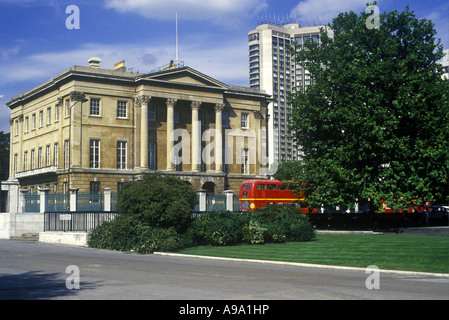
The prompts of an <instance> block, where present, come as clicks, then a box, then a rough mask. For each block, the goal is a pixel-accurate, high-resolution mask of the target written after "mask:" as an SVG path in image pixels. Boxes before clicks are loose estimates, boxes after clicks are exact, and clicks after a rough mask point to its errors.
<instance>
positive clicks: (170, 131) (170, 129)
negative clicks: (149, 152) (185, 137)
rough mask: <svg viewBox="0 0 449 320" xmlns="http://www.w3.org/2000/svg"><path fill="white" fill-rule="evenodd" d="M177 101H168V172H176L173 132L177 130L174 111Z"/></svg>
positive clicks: (170, 99) (171, 99)
mask: <svg viewBox="0 0 449 320" xmlns="http://www.w3.org/2000/svg"><path fill="white" fill-rule="evenodd" d="M176 101H177V100H176V99H173V98H169V99H167V171H174V170H175V168H174V166H173V162H172V150H173V145H174V142H173V137H172V136H173V131H174V129H175V120H174V112H173V109H174V107H175V104H176Z"/></svg>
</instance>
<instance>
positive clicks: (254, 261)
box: [154, 252, 449, 278]
mask: <svg viewBox="0 0 449 320" xmlns="http://www.w3.org/2000/svg"><path fill="white" fill-rule="evenodd" d="M154 254H157V255H161V256H171V257H183V258H196V259H208V260H224V261H237V262H252V263H263V264H278V265H286V266H296V267H304V268H321V269H337V270H350V271H361V272H366V268H358V267H346V266H332V265H324V264H310V263H300V262H286V261H271V260H256V259H238V258H224V257H213V256H199V255H190V254H180V253H167V252H154ZM379 272H384V273H395V274H402V275H409V276H432V277H440V278H449V273H430V272H418V271H402V270H388V269H379Z"/></svg>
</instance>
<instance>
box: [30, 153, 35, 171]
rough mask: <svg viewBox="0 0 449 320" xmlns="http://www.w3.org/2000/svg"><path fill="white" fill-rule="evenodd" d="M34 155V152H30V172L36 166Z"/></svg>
mask: <svg viewBox="0 0 449 320" xmlns="http://www.w3.org/2000/svg"><path fill="white" fill-rule="evenodd" d="M35 153H36V152H34V150H31V170H33V169H34V168H35V165H36V157H35Z"/></svg>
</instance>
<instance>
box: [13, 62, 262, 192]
mask: <svg viewBox="0 0 449 320" xmlns="http://www.w3.org/2000/svg"><path fill="white" fill-rule="evenodd" d="M100 61H101V60H100V59H97V58H91V59H90V60H89V63H90V65H89V66H88V67H84V66H73V67H71V68H70V69H68V70H66V71H64V72H62V73H61V74H60V75H58V76H56V77H54V78H53V79H51V80H49V81H47V82H45V83H43V84H41V85H39V86H37V87H35V88H33V89H32V90H30V91H28V92H25V93H23V94H20V95H18V96H16V97H14V98H13V99H12V100H11V101H10V102H8V103H7V106H8V107H9V108H10V109H11V119H10V123H11V145H10V157H11V158H10V178H14V179H17V180H19V184H20V188H22V189H28V190H29V191H30V192H31V193H33V192H37V191H38V189H39V188H49V189H50V191H51V192H55V193H67V192H68V190H69V189H70V188H76V189H78V190H79V192H100V191H102V190H103V189H104V188H111V189H112V192H116V191H117V190H118V189H119V188H120V185H121V184H122V183H124V182H126V181H129V180H135V179H138V178H139V176H141V175H142V174H144V173H150V172H160V173H162V174H170V175H176V176H179V177H181V178H182V179H184V180H186V181H189V182H190V183H191V184H192V186H193V187H194V188H195V189H206V190H208V191H209V192H216V193H219V192H222V191H224V190H227V189H231V190H238V187H239V185H240V183H241V182H242V181H243V180H246V179H249V178H255V177H261V178H266V172H267V171H266V167H267V162H268V161H267V157H266V149H267V146H266V140H267V139H266V138H267V137H266V131H265V128H266V106H267V104H268V102H269V99H270V97H269V96H268V95H266V94H265V93H263V92H261V91H259V90H255V89H250V88H246V87H236V86H230V85H226V84H224V83H222V82H220V81H217V80H215V79H213V78H211V77H209V76H207V75H205V74H202V73H200V72H198V71H196V70H194V69H192V68H189V67H177V66H176V65H173V66H171V67H170V68H166V69H162V70H161V71H158V72H153V73H149V74H141V73H132V72H127V71H126V68H125V67H124V62H121V63H118V64H116V66H115V69H114V70H107V69H102V68H100Z"/></svg>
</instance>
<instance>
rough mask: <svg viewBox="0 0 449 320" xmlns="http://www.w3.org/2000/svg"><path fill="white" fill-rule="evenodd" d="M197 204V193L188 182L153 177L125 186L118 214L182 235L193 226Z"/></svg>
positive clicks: (119, 199) (121, 193) (155, 175)
mask: <svg viewBox="0 0 449 320" xmlns="http://www.w3.org/2000/svg"><path fill="white" fill-rule="evenodd" d="M196 202H197V197H196V192H195V191H194V190H193V189H192V187H191V185H189V184H188V183H187V182H184V181H182V180H181V179H178V178H175V177H170V176H168V177H167V176H161V175H159V174H152V175H144V176H143V178H142V180H140V181H133V182H128V183H125V185H124V186H123V188H122V189H121V190H120V192H119V198H118V203H117V210H118V211H119V213H120V214H123V215H128V216H133V217H134V218H135V219H136V220H138V221H139V222H140V223H141V224H142V225H146V226H152V227H159V228H174V229H175V230H176V231H177V232H180V233H183V232H185V231H186V230H187V228H188V227H189V226H190V223H191V222H192V211H193V208H194V206H195V204H196Z"/></svg>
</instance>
